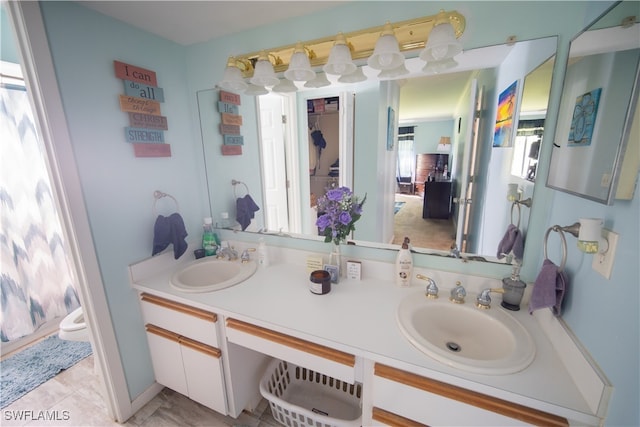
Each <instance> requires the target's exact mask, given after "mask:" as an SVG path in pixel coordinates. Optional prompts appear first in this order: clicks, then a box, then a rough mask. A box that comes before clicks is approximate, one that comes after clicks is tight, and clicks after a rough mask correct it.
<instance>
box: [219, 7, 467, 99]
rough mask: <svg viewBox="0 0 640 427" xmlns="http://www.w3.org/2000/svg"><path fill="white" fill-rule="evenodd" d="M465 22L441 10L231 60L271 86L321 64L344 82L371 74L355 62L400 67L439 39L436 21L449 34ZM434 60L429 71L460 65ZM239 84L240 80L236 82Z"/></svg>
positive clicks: (301, 77)
mask: <svg viewBox="0 0 640 427" xmlns="http://www.w3.org/2000/svg"><path fill="white" fill-rule="evenodd" d="M465 25H466V21H465V18H464V16H462V15H461V14H460V13H458V12H456V11H447V12H444V11H440V12H439V13H438V14H435V15H430V16H424V17H420V18H414V19H410V20H406V21H399V22H394V23H389V22H387V23H386V24H385V25H384V26H382V25H381V26H377V27H370V28H366V29H362V30H357V31H352V32H349V33H344V34H342V33H339V34H337V35H335V36H330V37H323V38H319V39H315V40H309V41H303V42H298V43H296V44H290V45H285V46H280V47H276V48H271V49H264V50H261V51H259V52H253V53H249V54H242V55H233V56H232V57H231V58H230V59H229V61H228V62H227V66H228V67H233V61H235V65H236V68H237V69H239V70H240V72H241V73H242V76H243V78H245V79H249V81H251V83H254V84H256V85H258V86H263V87H272V86H275V85H277V84H278V83H279V82H278V81H277V76H275V75H274V74H275V73H283V72H284V73H285V77H286V78H287V79H289V80H293V81H309V80H311V79H314V78H315V74H311V73H315V71H317V70H318V69H319V68H321V69H322V70H323V71H324V72H326V73H329V74H333V75H338V76H340V77H339V79H338V81H339V82H348V83H351V82H356V81H363V80H366V77H365V74H364V73H363V72H362V70H361V69H360V68H355V67H357V66H358V65H361V64H363V63H366V62H368V63H369V66H371V68H374V69H376V70H380V71H383V70H392V69H395V68H397V67H399V66H401V65H402V64H403V63H404V54H405V52H415V54H414V55H417V54H418V52H419V51H420V49H423V48H424V47H425V46H426V43H427V42H426V41H427V40H429V39H431V40H432V41H431V43H432V44H433V43H434V41H433V39H434V37H430V36H429V34H430V33H431V32H432V31H433V30H434V27H435V26H439V27H440V26H445V27H447V28H448V30H446V32H447V33H449V36H450V30H451V29H453V33H454V39H456V38H459V37H460V36H462V34H463V33H464V29H465ZM441 32H443V31H442V30H441V29H438V30H436V31H435V33H436V34H435V35H436V37H435V39H439V38H442V37H441V36H440V35H438V33H441ZM438 48H439V49H441V50H438V52H440V51H445V50H446V53H445V55H447V54H452V53H451V52H455V50H452V49H453V48H450V47H447V48H444V47H443V46H440V45H438ZM347 51H348V52H347ZM294 56H295V58H294ZM431 62H432V65H431V66H429V64H427V67H429V68H426V69H425V71H429V72H439V71H441V70H444V69H447V68H450V67H452V66H455V65H456V62H455V61H453V60H452V59H451V58H445V59H442V60H439V61H433V60H432V61H431ZM300 64H301V65H300ZM307 64H308V66H307ZM325 65H326V67H325ZM325 68H326V69H325ZM353 68H355V70H354V69H353ZM272 70H273V72H272ZM350 70H351V72H349V71H350ZM400 70H402V69H400ZM229 72H230V73H233V74H235V76H233V78H232V79H231V81H232V82H238V78H237V72H236V71H232V70H230V71H229ZM287 74H288V75H287ZM346 76H349V77H346ZM385 76H386V73H385V74H383V77H385ZM254 78H255V80H252V79H254ZM385 78H386V77H385ZM228 81H229V79H227V78H224V77H223V80H222V82H220V83H219V84H218V86H220V87H223V85H224V84H226V83H227V82H228ZM240 86H241V85H240V84H239V85H238V86H237V87H240ZM254 90H255V89H254ZM235 91H237V92H239V91H241V90H235Z"/></svg>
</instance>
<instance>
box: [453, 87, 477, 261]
mask: <svg viewBox="0 0 640 427" xmlns="http://www.w3.org/2000/svg"><path fill="white" fill-rule="evenodd" d="M481 108H482V94H479V93H478V82H477V80H475V79H474V80H473V81H472V82H471V90H470V98H469V110H468V111H469V112H468V116H467V117H468V120H470V121H471V125H470V126H467V128H466V131H465V135H464V139H463V141H464V142H465V149H464V154H463V160H462V177H461V181H460V192H459V197H458V199H457V202H458V227H457V230H456V245H457V246H458V249H459V250H460V252H469V250H470V238H471V234H472V233H473V232H474V226H473V221H472V219H473V209H474V204H476V203H477V200H476V199H477V196H476V193H477V192H476V181H477V177H476V176H475V174H476V169H477V165H476V163H477V157H478V126H479V123H480V111H481Z"/></svg>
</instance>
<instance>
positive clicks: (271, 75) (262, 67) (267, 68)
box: [250, 50, 280, 87]
mask: <svg viewBox="0 0 640 427" xmlns="http://www.w3.org/2000/svg"><path fill="white" fill-rule="evenodd" d="M250 82H251V83H253V84H254V85H257V86H262V87H266V86H275V85H277V84H278V83H279V82H280V80H279V79H278V78H277V77H276V73H275V70H274V69H273V64H272V63H271V61H270V60H269V56H268V55H267V53H266V52H265V51H264V50H263V51H262V52H260V56H259V57H258V60H257V61H256V65H255V71H254V73H253V77H251V80H250Z"/></svg>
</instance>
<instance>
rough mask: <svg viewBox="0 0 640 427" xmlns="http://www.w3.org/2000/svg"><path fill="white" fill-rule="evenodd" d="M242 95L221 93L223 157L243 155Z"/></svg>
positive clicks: (219, 107)
mask: <svg viewBox="0 0 640 427" xmlns="http://www.w3.org/2000/svg"><path fill="white" fill-rule="evenodd" d="M239 106H240V95H238V94H235V93H231V92H226V91H224V90H221V91H220V100H219V101H218V112H219V113H220V118H221V119H222V120H221V121H222V123H220V133H221V134H222V146H221V150H222V155H223V156H235V155H240V154H242V146H243V145H244V137H243V136H242V135H240V126H242V116H241V115H240V107H239Z"/></svg>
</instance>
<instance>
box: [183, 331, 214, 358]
mask: <svg viewBox="0 0 640 427" xmlns="http://www.w3.org/2000/svg"><path fill="white" fill-rule="evenodd" d="M180 344H182V345H184V346H185V347H189V348H190V349H192V350H196V351H199V352H201V353H204V354H206V355H208V356H212V357H215V358H216V359H220V357H222V352H221V351H220V350H218V349H217V348H215V347H211V346H210V345H207V344H203V343H201V342H199V341H196V340H192V339H191V338H187V337H183V336H181V337H180Z"/></svg>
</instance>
